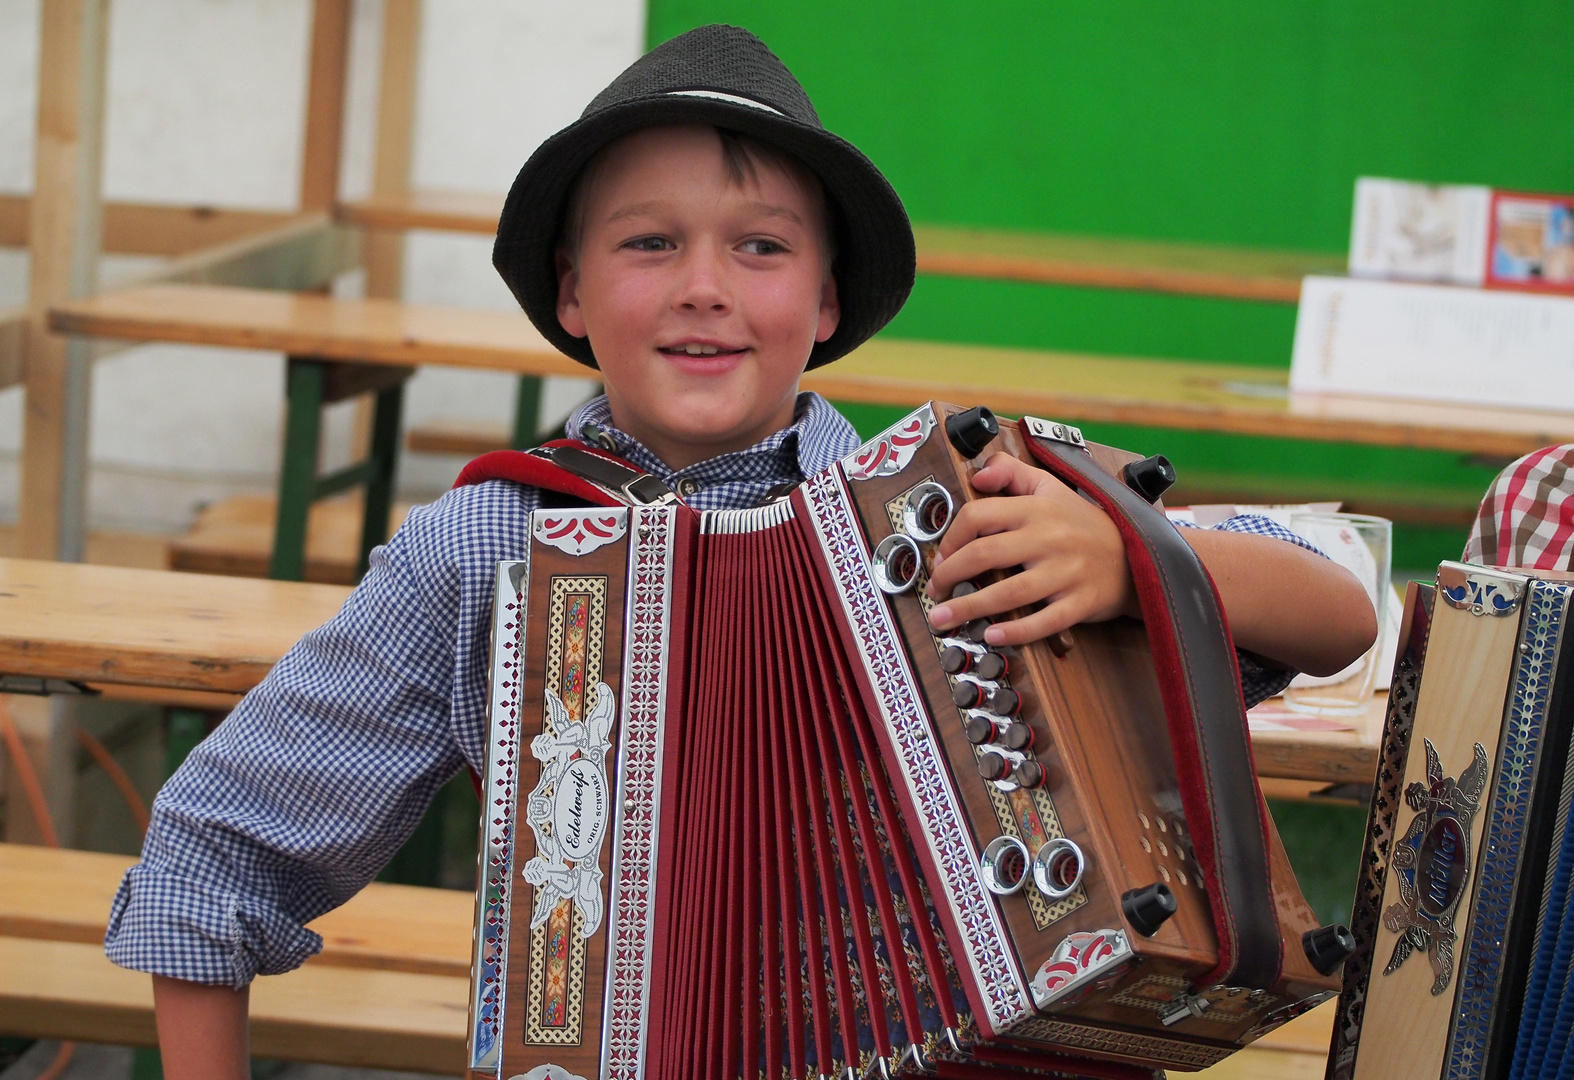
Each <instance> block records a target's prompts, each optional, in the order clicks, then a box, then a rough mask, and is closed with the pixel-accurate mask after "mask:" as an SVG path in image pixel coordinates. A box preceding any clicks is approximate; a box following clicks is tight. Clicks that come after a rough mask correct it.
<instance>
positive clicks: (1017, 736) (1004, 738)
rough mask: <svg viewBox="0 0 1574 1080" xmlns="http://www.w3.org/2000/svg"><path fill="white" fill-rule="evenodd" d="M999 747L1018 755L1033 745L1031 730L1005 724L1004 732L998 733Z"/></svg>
mask: <svg viewBox="0 0 1574 1080" xmlns="http://www.w3.org/2000/svg"><path fill="white" fill-rule="evenodd" d="M1000 745H1001V746H1004V747H1005V748H1006V749H1007V750H1015V751H1016V752H1017V753H1019V754H1020V753H1021V752H1022V751H1024V750H1026V749H1028V748H1029V747H1031V746H1032V745H1033V729H1032V728H1030V727H1028V726H1027V725H1026V724H1007V725H1006V730H1005V731H1003V732H1001V733H1000ZM1018 771H1019V772H1020V771H1021V770H1020V769H1018ZM1024 786H1031V785H1024Z"/></svg>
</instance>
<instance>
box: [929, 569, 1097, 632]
mask: <svg viewBox="0 0 1574 1080" xmlns="http://www.w3.org/2000/svg"><path fill="white" fill-rule="evenodd" d="M1071 585H1072V582H1070V581H1069V580H1063V579H1061V578H1060V576H1059V575H1056V574H1054V573H1052V572H1051V571H1048V570H1044V569H1042V568H1040V569H1038V570H1036V571H1024V572H1022V573H1020V574H1013V575H1011V576H1010V577H1007V578H1003V579H1001V580H1000V581H997V582H995V583H993V584H991V585H988V586H986V587H985V588H982V589H980V590H978V592H976V593H969V594H968V595H967V596H958V597H956V598H955V599H954V600H947V601H946V602H945V603H943V604H937V605H935V607H934V609H933V610H931V611H930V613H929V616H930V625H931V626H934V627H935V628H936V629H946V628H949V627H952V626H955V625H958V624H960V623H965V622H972V621H973V620H974V619H978V618H984V617H988V616H994V615H999V614H1001V613H1002V612H1006V611H1013V610H1015V609H1017V608H1025V607H1028V606H1030V605H1032V604H1036V603H1039V602H1040V601H1042V600H1047V599H1049V598H1050V597H1052V596H1057V595H1059V594H1060V593H1062V592H1065V591H1066V590H1067V589H1069V588H1070V587H1071Z"/></svg>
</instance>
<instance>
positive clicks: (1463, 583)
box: [1437, 563, 1525, 616]
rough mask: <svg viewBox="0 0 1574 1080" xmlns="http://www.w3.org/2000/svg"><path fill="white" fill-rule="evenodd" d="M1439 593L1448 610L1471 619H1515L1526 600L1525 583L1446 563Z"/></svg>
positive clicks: (1511, 576) (1439, 579) (1510, 576)
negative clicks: (1520, 606)
mask: <svg viewBox="0 0 1574 1080" xmlns="http://www.w3.org/2000/svg"><path fill="white" fill-rule="evenodd" d="M1437 589H1438V592H1440V593H1441V594H1442V596H1443V600H1444V601H1445V602H1446V603H1447V604H1448V606H1449V607H1453V608H1458V609H1459V610H1460V611H1468V612H1470V613H1471V614H1472V615H1497V616H1503V615H1512V614H1514V612H1516V611H1518V610H1519V604H1520V601H1521V600H1523V599H1524V596H1525V579H1524V578H1522V577H1518V576H1517V575H1514V574H1505V573H1501V572H1499V571H1495V570H1488V569H1485V568H1483V567H1478V566H1466V565H1464V564H1462V563H1444V564H1443V565H1442V566H1439V567H1438V568H1437Z"/></svg>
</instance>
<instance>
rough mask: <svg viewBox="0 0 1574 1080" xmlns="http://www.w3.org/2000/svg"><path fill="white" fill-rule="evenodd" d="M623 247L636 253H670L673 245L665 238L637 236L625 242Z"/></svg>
mask: <svg viewBox="0 0 1574 1080" xmlns="http://www.w3.org/2000/svg"><path fill="white" fill-rule="evenodd" d="M623 246H624V247H626V248H631V249H633V250H634V251H670V250H671V249H672V246H673V245H672V241H671V240H668V239H667V238H666V237H665V236H636V237H635V238H634V239H632V240H627V241H625V242H624V244H623Z"/></svg>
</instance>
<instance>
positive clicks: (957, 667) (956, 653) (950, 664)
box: [940, 645, 973, 675]
mask: <svg viewBox="0 0 1574 1080" xmlns="http://www.w3.org/2000/svg"><path fill="white" fill-rule="evenodd" d="M972 666H973V654H972V653H970V652H968V651H967V650H966V649H964V648H962V647H961V646H960V645H947V646H946V648H945V651H944V652H942V653H941V654H940V670H941V671H943V672H945V673H946V674H947V675H960V674H962V672H964V671H966V670H967V669H968V668H970V667H972Z"/></svg>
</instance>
